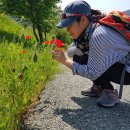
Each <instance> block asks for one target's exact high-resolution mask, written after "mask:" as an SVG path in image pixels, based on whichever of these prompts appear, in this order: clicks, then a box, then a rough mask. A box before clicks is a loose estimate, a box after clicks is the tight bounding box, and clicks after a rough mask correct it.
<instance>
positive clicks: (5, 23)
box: [0, 14, 32, 42]
mask: <svg viewBox="0 0 130 130" xmlns="http://www.w3.org/2000/svg"><path fill="white" fill-rule="evenodd" d="M21 33H24V34H25V35H26V34H29V35H32V30H31V29H29V28H26V29H25V28H24V27H23V26H22V25H20V24H19V23H17V22H16V21H15V20H13V19H12V18H11V17H9V16H6V15H4V14H0V42H2V41H3V39H6V40H8V41H9V42H12V41H13V39H14V37H18V36H19V35H20V34H21Z"/></svg>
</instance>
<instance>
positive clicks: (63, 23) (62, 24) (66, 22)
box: [56, 17, 76, 28]
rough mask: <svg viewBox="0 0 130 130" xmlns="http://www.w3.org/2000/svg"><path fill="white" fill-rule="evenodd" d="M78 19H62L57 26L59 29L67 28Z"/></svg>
mask: <svg viewBox="0 0 130 130" xmlns="http://www.w3.org/2000/svg"><path fill="white" fill-rule="evenodd" d="M75 19H76V17H68V18H66V19H62V20H61V21H60V22H59V23H58V24H57V25H56V26H57V27H58V28H65V27H67V26H69V25H71V24H72V23H73V22H74V21H75Z"/></svg>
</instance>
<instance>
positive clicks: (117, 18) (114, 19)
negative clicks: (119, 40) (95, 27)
mask: <svg viewBox="0 0 130 130" xmlns="http://www.w3.org/2000/svg"><path fill="white" fill-rule="evenodd" d="M98 23H99V24H103V25H106V26H108V27H110V28H112V29H114V30H116V31H117V32H119V33H120V34H121V35H122V36H123V37H124V38H125V39H126V40H127V41H128V42H129V43H130V17H129V16H128V15H126V14H125V13H123V12H120V11H112V12H110V13H109V14H108V15H107V16H105V17H104V18H102V19H100V20H99V21H98Z"/></svg>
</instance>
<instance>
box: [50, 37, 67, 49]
mask: <svg viewBox="0 0 130 130" xmlns="http://www.w3.org/2000/svg"><path fill="white" fill-rule="evenodd" d="M50 44H51V45H52V44H56V46H57V47H58V48H60V47H63V46H64V44H63V42H62V41H61V40H59V39H56V40H54V39H52V40H51V41H50Z"/></svg>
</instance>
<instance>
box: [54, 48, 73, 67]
mask: <svg viewBox="0 0 130 130" xmlns="http://www.w3.org/2000/svg"><path fill="white" fill-rule="evenodd" d="M52 54H53V59H54V60H57V61H59V62H60V63H62V64H64V65H65V66H67V67H68V68H69V69H72V65H73V61H72V60H70V59H69V58H66V56H65V54H64V52H63V51H62V50H53V51H52Z"/></svg>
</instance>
